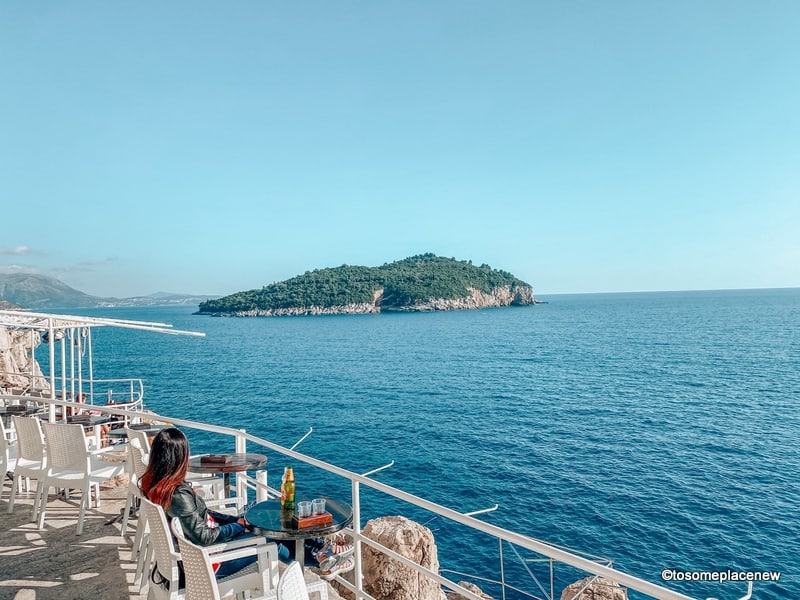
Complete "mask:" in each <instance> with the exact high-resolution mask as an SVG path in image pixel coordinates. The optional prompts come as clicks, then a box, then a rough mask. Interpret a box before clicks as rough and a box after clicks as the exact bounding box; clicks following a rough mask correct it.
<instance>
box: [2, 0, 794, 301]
mask: <svg viewBox="0 0 800 600" xmlns="http://www.w3.org/2000/svg"><path fill="white" fill-rule="evenodd" d="M0 81H1V82H2V83H1V84H0V216H1V217H2V220H1V221H0V223H2V233H0V269H2V270H3V271H24V272H37V273H43V274H47V275H53V276H56V277H58V278H60V279H61V280H62V281H64V282H65V283H67V284H68V285H70V286H72V287H75V288H77V289H79V290H81V291H84V292H87V293H90V294H95V295H99V296H132V295H144V294H150V293H153V292H157V291H167V292H180V293H198V294H200V293H213V294H228V293H233V292H236V291H242V290H249V289H253V288H259V287H261V286H262V285H265V284H269V283H272V282H274V281H278V280H282V279H286V278H289V277H292V276H294V275H298V274H301V273H303V272H305V271H307V270H311V269H315V268H319V267H334V266H339V265H341V264H345V263H346V264H354V265H368V266H376V265H380V264H383V263H386V262H391V261H393V260H397V259H401V258H405V257H407V256H410V255H413V254H419V253H423V252H434V253H436V254H439V255H442V256H448V257H451V256H452V257H455V258H458V259H462V260H467V259H469V260H472V261H473V262H474V263H477V264H481V263H488V264H489V265H491V266H493V267H495V268H500V269H504V270H507V271H510V272H512V273H514V274H515V275H517V276H518V277H520V278H521V279H524V280H526V281H528V282H529V283H531V284H532V285H533V286H534V289H535V291H536V293H537V294H538V295H547V294H553V293H564V292H611V291H644V290H688V289H719V288H759V287H797V286H800V2H798V1H797V0H787V1H771V0H760V1H757V2H754V1H751V0H748V1H737V0H720V1H715V0H706V1H702V2H698V1H696V0H691V1H689V0H664V1H648V0H630V1H616V0H605V1H595V0H586V1H564V2H552V1H547V2H545V1H539V0H523V1H515V0H501V1H496V2H495V1H490V0H481V1H472V0H458V1H450V0H434V1H430V0H425V1H417V0H398V1H381V0H362V1H337V0H319V1H316V2H311V1H306V0H293V1H291V2H277V1H272V0H257V1H246V0H237V1H236V2H219V1H216V0H215V1H213V2H212V1H203V0H191V1H180V0H170V1H168V2H155V1H149V0H143V1H129V2H123V1H118V2H108V1H105V0H102V1H101V0H98V1H95V2H89V1H82V0H75V1H70V2H63V1H60V0H59V1H46V0H44V1H40V2H39V1H37V2H27V1H24V0H2V2H0Z"/></svg>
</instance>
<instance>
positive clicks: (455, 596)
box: [447, 581, 494, 600]
mask: <svg viewBox="0 0 800 600" xmlns="http://www.w3.org/2000/svg"><path fill="white" fill-rule="evenodd" d="M458 585H460V586H461V587H463V588H464V589H465V590H469V591H470V592H472V593H473V594H475V595H476V596H478V597H479V598H483V599H484V600H494V598H492V597H491V596H490V595H488V594H485V593H484V592H483V590H482V589H481V588H479V587H478V586H477V585H475V584H474V583H470V582H469V581H459V582H458ZM447 600H466V596H463V595H461V594H459V593H458V592H448V593H447Z"/></svg>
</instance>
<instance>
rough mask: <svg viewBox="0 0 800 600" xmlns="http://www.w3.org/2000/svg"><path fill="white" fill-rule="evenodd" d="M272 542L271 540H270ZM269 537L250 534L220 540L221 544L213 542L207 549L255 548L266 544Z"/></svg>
mask: <svg viewBox="0 0 800 600" xmlns="http://www.w3.org/2000/svg"><path fill="white" fill-rule="evenodd" d="M270 543H271V542H270ZM266 545H267V539H266V538H263V537H261V536H258V535H249V536H246V537H238V538H234V539H232V540H230V541H229V542H220V543H219V544H212V545H211V546H205V549H206V550H207V551H208V552H209V554H211V553H217V552H226V551H228V550H237V549H239V548H254V549H258V548H259V547H260V546H266Z"/></svg>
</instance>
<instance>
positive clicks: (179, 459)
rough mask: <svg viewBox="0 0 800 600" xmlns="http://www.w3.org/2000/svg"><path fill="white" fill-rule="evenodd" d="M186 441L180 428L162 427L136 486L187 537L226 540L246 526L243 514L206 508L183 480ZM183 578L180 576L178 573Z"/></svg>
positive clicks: (245, 561) (231, 569)
mask: <svg viewBox="0 0 800 600" xmlns="http://www.w3.org/2000/svg"><path fill="white" fill-rule="evenodd" d="M188 467H189V441H188V440H187V439H186V436H185V435H184V434H183V432H182V431H181V430H180V429H176V428H174V427H170V428H167V429H162V430H161V431H160V432H159V433H158V435H156V437H155V439H154V440H153V444H152V446H151V448H150V457H149V461H148V464H147V470H146V471H145V473H144V475H143V476H142V480H141V481H140V483H139V487H140V488H141V490H142V493H143V494H144V496H145V497H146V498H147V499H148V500H150V502H152V503H154V504H158V505H160V506H161V507H162V508H163V509H164V513H166V515H167V518H168V519H171V518H177V519H178V520H179V521H180V523H181V527H182V528H183V533H184V535H185V536H186V538H187V539H188V540H189V541H191V542H193V543H195V544H197V545H198V546H210V545H212V544H217V543H221V542H227V541H230V540H231V539H233V538H234V537H236V536H239V535H242V534H243V533H245V531H247V530H248V528H249V527H248V523H247V521H246V520H245V519H244V517H238V516H235V515H226V514H223V513H218V512H215V511H212V510H208V508H207V507H206V503H205V502H204V501H203V499H202V498H201V497H200V496H198V495H197V494H196V493H195V491H194V489H192V486H191V484H189V483H187V482H186V471H187V469H188ZM256 560H257V558H256V557H255V556H247V557H244V558H238V559H235V560H231V561H228V562H224V563H222V564H221V565H220V567H219V568H218V569H217V571H216V575H217V578H222V577H226V576H228V575H230V574H232V573H235V572H237V571H239V570H240V569H242V568H244V567H246V566H247V565H249V564H251V563H254V562H256ZM181 579H182V577H181Z"/></svg>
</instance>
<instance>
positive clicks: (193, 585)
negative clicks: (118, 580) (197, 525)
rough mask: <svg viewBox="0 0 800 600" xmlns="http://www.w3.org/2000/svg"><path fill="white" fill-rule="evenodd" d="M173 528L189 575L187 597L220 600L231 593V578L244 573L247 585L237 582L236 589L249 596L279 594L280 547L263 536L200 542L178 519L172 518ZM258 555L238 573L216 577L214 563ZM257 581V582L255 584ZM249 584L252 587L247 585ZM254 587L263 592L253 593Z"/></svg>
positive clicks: (193, 599) (187, 598)
mask: <svg viewBox="0 0 800 600" xmlns="http://www.w3.org/2000/svg"><path fill="white" fill-rule="evenodd" d="M172 531H173V533H174V534H175V537H177V539H178V547H179V548H180V551H181V557H182V559H183V569H184V572H185V575H186V600H219V598H220V596H224V595H226V594H228V593H230V590H228V591H225V589H226V587H229V585H230V584H228V583H227V582H228V579H230V578H232V577H239V573H242V574H245V573H246V575H245V576H247V577H248V578H249V580H250V581H249V582H248V583H245V587H241V586H239V585H237V590H235V591H237V593H239V592H241V593H242V594H243V595H244V596H249V597H250V600H259V599H265V598H275V597H276V587H277V585H278V578H279V576H278V547H277V546H276V545H275V544H274V543H270V544H268V543H267V541H266V540H265V539H264V538H262V537H245V538H239V539H235V540H232V541H230V542H225V543H223V544H216V545H214V546H205V547H203V546H198V545H197V544H194V543H192V542H190V541H189V540H188V539H186V536H185V535H184V534H183V529H182V528H181V524H180V521H179V520H178V519H172ZM253 555H255V556H256V557H257V559H258V560H257V562H256V563H255V564H253V565H250V566H248V567H246V568H244V569H242V570H241V571H239V572H238V573H234V574H233V575H230V576H229V577H226V578H224V579H222V580H219V579H217V578H216V576H215V574H214V570H213V567H212V564H213V563H217V562H225V561H228V560H235V559H237V558H244V557H246V556H253ZM254 583H255V585H253V584H254ZM248 586H249V587H248ZM253 589H258V590H260V591H261V595H260V596H252V595H251V592H252V590H253Z"/></svg>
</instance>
